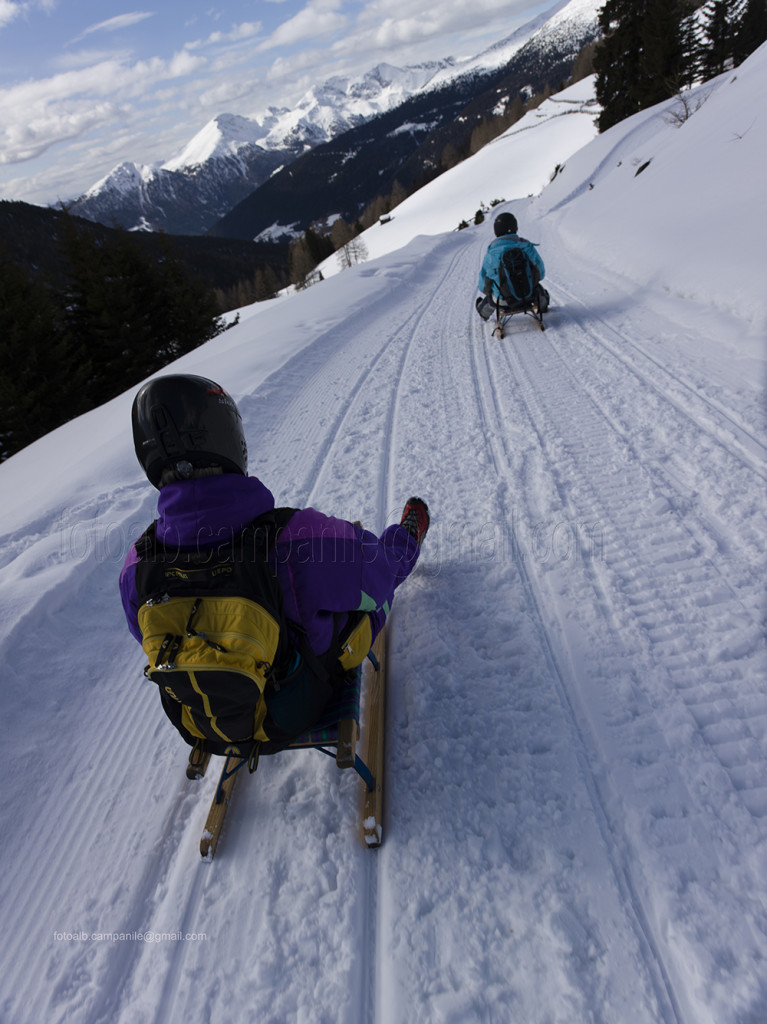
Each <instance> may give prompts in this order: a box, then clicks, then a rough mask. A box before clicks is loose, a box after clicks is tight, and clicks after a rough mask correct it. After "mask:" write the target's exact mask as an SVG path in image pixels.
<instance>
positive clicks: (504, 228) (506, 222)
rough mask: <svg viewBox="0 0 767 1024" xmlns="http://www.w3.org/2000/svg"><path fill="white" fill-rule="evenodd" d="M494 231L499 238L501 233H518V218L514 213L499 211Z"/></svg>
mask: <svg viewBox="0 0 767 1024" xmlns="http://www.w3.org/2000/svg"><path fill="white" fill-rule="evenodd" d="M493 231H495V234H496V237H498V238H500V237H501V235H516V233H517V218H516V217H515V216H514V214H513V213H499V214H498V216H497V217H496V218H495V221H494V223H493Z"/></svg>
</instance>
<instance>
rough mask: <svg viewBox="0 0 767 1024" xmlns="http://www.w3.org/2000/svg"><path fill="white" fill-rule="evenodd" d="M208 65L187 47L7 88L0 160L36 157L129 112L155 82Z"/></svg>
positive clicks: (0, 106)
mask: <svg viewBox="0 0 767 1024" xmlns="http://www.w3.org/2000/svg"><path fill="white" fill-rule="evenodd" d="M204 65H205V61H204V60H203V58H201V57H195V56H193V55H192V54H190V53H187V52H186V51H181V52H180V53H177V54H175V55H174V56H173V57H172V58H171V59H170V60H169V61H165V60H161V59H160V58H157V57H154V58H152V59H151V60H146V61H138V62H136V63H134V64H126V63H125V62H123V61H119V60H114V59H112V60H105V61H102V62H100V63H98V64H94V65H92V66H90V67H86V68H82V69H78V70H72V71H65V72H62V73H61V74H58V75H53V76H52V77H50V78H44V79H38V80H32V81H28V82H23V83H21V84H19V85H14V86H11V87H10V88H7V89H2V90H0V111H2V123H1V124H0V163H4V164H10V163H18V162H20V161H23V160H30V159H32V158H33V157H35V156H39V155H40V154H41V153H44V152H45V151H46V150H47V149H48V148H49V147H50V146H52V145H54V144H55V143H57V142H61V141H63V140H65V139H72V138H75V137H77V136H79V135H82V134H83V133H84V132H87V131H90V130H91V129H92V128H93V127H95V126H96V125H99V124H108V123H114V122H115V121H119V120H121V119H123V118H125V117H128V116H129V114H130V109H129V107H128V106H127V103H128V102H129V101H134V102H135V101H137V100H138V101H140V100H142V99H143V97H144V96H146V95H147V94H148V91H149V88H150V87H152V86H156V85H157V84H158V83H161V82H163V81H166V80H171V79H177V78H182V77H185V76H187V75H190V74H191V73H192V72H195V71H198V70H199V69H201V68H202V67H204Z"/></svg>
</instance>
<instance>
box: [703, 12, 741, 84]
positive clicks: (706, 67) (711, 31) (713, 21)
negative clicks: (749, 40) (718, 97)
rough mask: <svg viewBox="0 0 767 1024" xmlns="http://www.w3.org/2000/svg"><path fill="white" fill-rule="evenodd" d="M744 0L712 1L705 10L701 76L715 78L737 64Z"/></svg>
mask: <svg viewBox="0 0 767 1024" xmlns="http://www.w3.org/2000/svg"><path fill="white" fill-rule="evenodd" d="M742 7H743V3H742V0H711V2H710V3H708V4H706V7H705V8H704V17H703V34H704V43H703V57H702V63H701V73H702V74H703V77H704V78H713V77H714V76H715V75H721V74H722V72H723V71H726V70H727V69H728V68H731V67H732V66H733V65H734V63H735V50H736V35H737V28H738V24H739V22H740V18H741V14H742Z"/></svg>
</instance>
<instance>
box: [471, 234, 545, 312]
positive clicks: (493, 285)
mask: <svg viewBox="0 0 767 1024" xmlns="http://www.w3.org/2000/svg"><path fill="white" fill-rule="evenodd" d="M507 249H522V250H523V251H524V253H525V255H526V256H527V257H528V258H529V259H530V262H531V263H532V264H533V265H534V266H536V267H537V268H538V270H539V271H540V272H541V280H543V277H544V275H545V273H546V268H545V267H544V265H543V260H542V259H541V257H540V256H539V255H538V249H537V244H536V243H535V242H528V240H527V239H526V238H520V236H519V235H501V237H500V238H496V239H494V240H493V241H492V242H491V243H490V245H489V246H488V247H487V252H486V253H485V258H484V259H483V260H482V269H481V270H480V272H479V283H478V285H477V287H478V288H479V290H480V291H481V292H482V293H483V294H484V295H490V294H492V296H493V298H494V299H500V297H501V292H500V288H499V285H498V264H499V263H500V261H501V256H502V255H503V253H505V252H506V250H507ZM491 289H492V291H491Z"/></svg>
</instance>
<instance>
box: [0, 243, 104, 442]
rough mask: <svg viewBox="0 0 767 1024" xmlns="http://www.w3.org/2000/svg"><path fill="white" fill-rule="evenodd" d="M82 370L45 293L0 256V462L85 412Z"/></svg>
mask: <svg viewBox="0 0 767 1024" xmlns="http://www.w3.org/2000/svg"><path fill="white" fill-rule="evenodd" d="M87 371H88V367H87V363H86V362H85V361H84V359H83V353H82V351H81V350H79V349H78V348H77V346H76V345H75V344H74V343H73V341H72V339H71V338H69V337H68V336H67V334H66V332H65V330H64V326H63V318H62V314H61V310H60V309H59V308H58V306H57V304H56V302H55V301H54V300H53V299H52V298H51V296H50V294H49V293H48V291H47V289H46V288H45V287H44V286H43V285H42V284H38V283H36V282H34V281H33V280H32V279H31V278H30V277H28V275H27V274H26V273H25V271H23V270H22V269H21V268H20V267H19V266H17V265H16V264H15V263H13V262H12V261H11V260H10V259H8V258H7V257H5V256H0V461H3V460H4V459H6V458H8V456H10V455H13V454H14V453H15V452H17V451H19V450H20V449H21V448H24V447H25V446H26V445H28V444H31V442H32V441H35V440H36V439H37V438H38V437H41V436H42V435H43V434H47V433H48V432H49V431H50V430H53V429H54V428H55V427H57V426H59V425H60V424H61V423H64V422H65V421H66V420H68V419H71V418H72V417H73V416H76V415H78V414H79V413H81V412H85V410H86V409H87V407H88V406H87V403H86V401H85V395H84V383H85V379H86V375H87Z"/></svg>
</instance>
